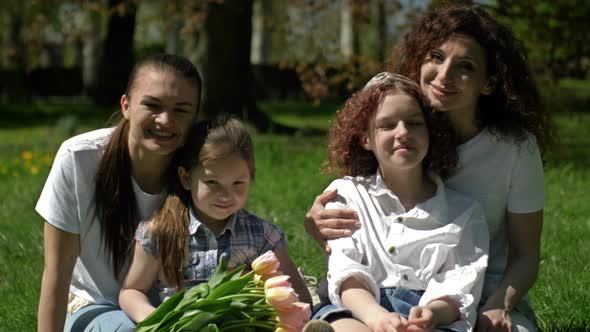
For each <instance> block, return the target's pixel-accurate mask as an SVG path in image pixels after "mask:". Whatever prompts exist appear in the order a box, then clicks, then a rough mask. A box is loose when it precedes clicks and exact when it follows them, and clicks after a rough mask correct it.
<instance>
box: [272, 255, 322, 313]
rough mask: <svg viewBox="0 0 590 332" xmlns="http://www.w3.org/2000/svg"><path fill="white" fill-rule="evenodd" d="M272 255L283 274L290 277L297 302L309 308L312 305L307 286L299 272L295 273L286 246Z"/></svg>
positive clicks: (295, 267) (295, 270) (294, 267)
mask: <svg viewBox="0 0 590 332" xmlns="http://www.w3.org/2000/svg"><path fill="white" fill-rule="evenodd" d="M274 253H275V256H277V259H278V260H279V263H280V264H281V265H280V267H279V269H280V270H281V271H282V272H283V274H286V275H288V276H289V277H290V280H291V284H292V285H293V289H294V290H295V292H296V293H297V294H298V295H299V301H301V302H305V303H309V305H310V306H311V305H313V303H312V300H311V295H310V294H309V290H308V289H307V286H305V282H304V281H303V279H302V278H301V275H300V274H299V271H297V266H296V265H295V263H294V262H293V260H292V259H291V257H290V256H289V253H288V252H287V245H284V246H282V247H280V248H278V249H275V250H274Z"/></svg>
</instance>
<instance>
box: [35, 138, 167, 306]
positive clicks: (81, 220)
mask: <svg viewBox="0 0 590 332" xmlns="http://www.w3.org/2000/svg"><path fill="white" fill-rule="evenodd" d="M112 132H113V128H107V129H98V130H94V131H91V132H88V133H85V134H81V135H78V136H75V137H72V138H70V139H68V140H66V141H65V142H63V143H62V145H61V147H60V148H59V150H58V152H57V154H56V156H55V160H54V162H53V166H52V167H51V171H50V173H49V176H48V177H47V181H46V182H45V186H44V187H43V191H42V192H41V196H40V197H39V201H38V202H37V206H36V207H35V210H36V211H37V212H38V213H39V214H40V215H41V217H43V219H45V220H46V221H47V222H48V223H50V224H51V225H53V226H55V227H57V228H59V229H61V230H64V231H66V232H69V233H74V234H79V235H80V256H79V257H78V259H77V261H76V265H75V267H74V271H73V274H72V280H71V283H70V291H71V292H72V293H74V294H75V295H77V296H79V297H81V298H84V299H86V300H89V301H91V302H93V303H97V304H102V303H112V304H117V303H118V296H119V291H120V289H121V286H122V281H123V279H122V278H123V277H124V275H125V274H124V273H125V272H126V270H127V268H126V267H125V268H123V269H122V270H123V271H121V274H120V276H119V278H115V277H114V276H113V269H112V266H111V264H110V258H109V255H108V254H107V253H106V251H105V248H104V246H103V244H102V240H101V234H100V221H99V220H98V218H97V217H96V216H95V211H96V206H95V201H94V189H95V178H96V172H97V168H98V163H99V161H100V158H101V157H102V154H103V152H104V148H105V147H106V145H107V144H108V141H109V138H110V137H111V134H112ZM131 182H132V185H133V189H134V193H135V198H136V200H137V205H138V207H139V209H138V212H139V217H140V219H139V220H144V219H147V218H148V217H149V216H150V215H151V214H152V213H153V212H154V211H155V210H156V209H157V208H159V207H160V206H161V205H162V203H163V201H164V198H165V193H164V192H162V193H160V194H157V195H150V194H147V193H144V192H143V191H142V190H141V189H140V188H139V186H138V185H137V183H135V180H133V178H132V181H131ZM139 220H138V221H139Z"/></svg>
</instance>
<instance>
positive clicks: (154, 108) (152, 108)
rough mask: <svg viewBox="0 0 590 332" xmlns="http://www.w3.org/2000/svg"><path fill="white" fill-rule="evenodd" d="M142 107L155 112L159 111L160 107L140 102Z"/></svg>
mask: <svg viewBox="0 0 590 332" xmlns="http://www.w3.org/2000/svg"><path fill="white" fill-rule="evenodd" d="M141 104H142V105H143V106H145V108H147V109H148V110H150V111H157V110H159V109H160V105H158V104H155V103H150V102H142V103H141Z"/></svg>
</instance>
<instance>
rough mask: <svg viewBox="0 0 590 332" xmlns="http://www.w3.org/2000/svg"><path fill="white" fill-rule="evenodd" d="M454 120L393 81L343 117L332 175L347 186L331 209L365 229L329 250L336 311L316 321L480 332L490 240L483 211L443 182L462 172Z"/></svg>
mask: <svg viewBox="0 0 590 332" xmlns="http://www.w3.org/2000/svg"><path fill="white" fill-rule="evenodd" d="M445 118H446V114H444V113H434V112H432V109H431V108H430V105H429V102H428V100H427V99H426V98H425V97H424V95H423V94H422V92H421V90H420V87H419V86H418V85H417V84H416V83H415V82H413V81H411V80H410V79H408V78H406V77H405V76H401V75H395V74H389V73H381V74H379V75H377V76H375V78H373V80H371V81H370V82H369V84H368V85H367V87H365V89H364V90H363V91H361V92H359V93H357V94H354V95H353V96H352V97H351V98H350V99H348V101H347V102H346V104H345V106H344V109H342V110H341V111H339V112H338V115H337V117H336V122H335V123H334V125H333V126H332V127H331V128H330V141H329V145H328V163H327V168H328V169H329V170H331V171H335V172H337V173H338V174H339V175H341V176H343V178H341V179H338V180H335V181H334V182H332V183H331V184H330V186H329V187H328V190H337V191H338V196H337V197H335V198H334V199H333V200H331V201H330V202H329V203H328V204H327V205H326V208H328V209H333V208H349V209H352V210H354V211H355V212H356V213H357V214H358V215H359V221H360V222H361V223H362V227H361V229H360V230H359V231H357V232H355V233H354V234H353V235H352V236H351V237H346V238H340V239H333V240H330V241H329V243H330V247H331V248H332V253H331V255H330V259H329V269H328V289H329V296H330V300H331V302H332V305H328V306H325V307H323V308H322V309H320V310H319V311H318V313H316V317H317V318H320V319H323V320H327V321H330V322H332V327H333V328H334V329H335V330H336V331H369V330H371V331H389V330H392V329H396V330H401V329H409V330H412V329H425V328H434V327H441V326H447V327H449V328H453V329H457V330H467V331H470V330H472V329H473V326H474V324H475V316H476V309H477V304H478V302H479V297H480V294H481V289H482V286H483V278H484V272H485V268H486V264H487V251H488V243H489V242H488V241H489V240H488V231H487V226H486V223H485V218H484V216H483V210H482V208H481V206H480V205H479V204H478V203H477V202H476V201H475V200H473V199H471V198H468V197H466V196H464V195H462V194H459V193H457V192H455V191H453V190H450V189H448V188H446V187H445V185H444V184H443V182H442V180H441V178H440V177H439V175H438V174H442V175H448V174H450V173H451V171H452V169H453V168H454V167H455V165H456V163H457V153H456V149H455V146H454V142H453V140H452V135H450V134H449V128H448V125H447V123H446V121H445V120H444V119H445ZM451 132H452V131H451ZM352 317H354V318H355V319H353V318H352Z"/></svg>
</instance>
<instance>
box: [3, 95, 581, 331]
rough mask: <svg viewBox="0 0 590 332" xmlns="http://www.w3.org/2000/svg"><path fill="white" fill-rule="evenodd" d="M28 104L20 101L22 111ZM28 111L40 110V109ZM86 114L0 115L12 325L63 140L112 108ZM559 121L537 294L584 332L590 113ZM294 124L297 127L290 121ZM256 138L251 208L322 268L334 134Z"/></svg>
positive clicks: (32, 282) (38, 249)
mask: <svg viewBox="0 0 590 332" xmlns="http://www.w3.org/2000/svg"><path fill="white" fill-rule="evenodd" d="M279 104H280V103H276V102H275V103H274V104H272V103H268V104H267V105H271V107H270V111H272V112H278V111H276V110H277V109H280V108H277V105H279ZM272 105H274V106H272ZM300 106H301V105H300ZM303 106H305V105H303ZM19 107H22V106H19ZM19 107H16V106H15V107H14V108H13V113H16V112H17V110H18V108H19ZM38 108H40V109H46V106H42V105H41V106H39V107H38ZM335 108H337V107H334V108H332V111H329V109H328V108H326V109H325V110H322V109H321V108H320V110H319V111H318V109H316V108H312V107H306V106H305V107H299V106H297V105H296V104H290V106H288V107H285V109H284V110H283V112H284V113H286V114H291V115H293V114H296V113H297V112H308V111H309V112H314V111H316V112H317V114H315V115H314V116H317V117H319V118H316V119H315V120H314V121H311V122H313V123H314V125H315V126H317V127H315V128H324V129H325V128H326V126H327V125H326V122H327V120H328V119H330V118H331V115H330V113H329V112H333V109H335ZM293 109H297V111H292V110H293ZM21 110H23V108H21ZM24 112H26V113H29V114H28V115H29V116H31V115H34V114H36V113H35V112H37V109H33V110H31V109H30V108H29V109H27V110H26V111H24ZM81 112H82V110H80V111H77V110H71V109H70V110H67V111H59V110H58V108H56V109H53V110H51V112H49V113H51V114H50V115H47V117H46V118H45V119H44V120H43V121H41V120H39V119H37V120H34V121H33V120H30V122H29V123H27V124H26V125H14V126H13V125H11V124H10V123H9V122H7V121H5V122H3V123H0V127H1V128H2V129H1V130H0V197H1V198H0V299H1V300H0V322H1V323H0V326H1V328H0V330H2V331H33V330H34V329H35V326H36V309H37V302H38V295H39V285H40V277H41V272H42V268H43V258H42V256H43V236H42V227H43V222H42V220H41V219H40V217H38V216H37V215H36V213H35V212H34V206H35V203H36V200H37V198H38V196H39V193H40V191H41V188H42V186H43V183H44V181H45V178H46V176H47V173H48V170H49V167H50V163H51V159H52V157H53V154H54V153H55V151H56V149H57V147H58V145H59V143H60V142H61V141H62V140H63V139H65V138H67V137H69V136H70V135H71V134H73V133H77V132H81V131H86V130H88V129H90V128H95V127H100V126H101V125H102V124H103V123H104V122H105V121H106V119H107V118H108V115H109V114H108V112H103V113H102V114H101V113H96V114H94V115H92V116H90V117H86V116H80V114H84V113H81ZM273 114H274V113H273ZM332 114H333V113H332ZM304 115H305V113H304ZM300 116H301V114H298V115H297V116H294V118H297V117H300ZM306 116H307V115H306ZM21 117H22V118H25V116H24V115H22V116H21ZM72 117H75V118H76V119H78V120H72ZM300 121H301V122H300V123H305V122H306V121H307V120H300ZM320 122H321V123H320ZM556 123H557V125H558V127H559V129H560V136H561V138H562V140H561V145H558V146H557V147H556V149H555V150H554V151H552V152H551V153H550V154H549V156H548V162H547V164H546V173H545V174H546V177H545V179H546V187H545V188H546V210H545V211H546V213H545V226H544V230H543V238H542V262H541V274H540V276H539V280H538V281H537V283H536V284H535V286H534V288H533V289H532V291H531V299H532V302H533V305H534V307H535V309H536V312H537V314H538V316H539V321H540V325H541V326H542V327H544V328H545V330H560V331H561V330H568V329H569V330H572V331H573V330H580V329H581V330H584V329H589V328H590V319H589V318H588V314H587V313H588V312H590V292H588V291H587V284H588V280H590V265H589V263H588V262H589V261H588V257H590V246H588V245H587V244H586V243H587V239H588V238H589V237H590V207H588V206H589V205H588V189H587V188H589V187H590V172H589V171H588V170H589V169H590V114H581V113H576V114H572V115H569V116H568V115H560V116H558V117H557V118H556ZM284 124H289V125H295V124H294V123H293V122H289V121H286V120H285V123H284ZM254 141H255V145H256V164H257V178H256V181H255V183H254V186H253V188H252V191H251V195H250V198H249V201H248V204H247V208H248V209H249V210H251V211H252V212H254V213H256V214H258V215H260V216H261V217H264V218H266V219H269V220H272V221H273V222H275V223H276V224H278V225H279V226H280V227H281V228H282V229H283V230H284V231H285V233H286V235H287V240H288V243H289V249H290V250H289V251H290V253H291V255H292V257H293V259H294V260H295V262H296V263H297V264H298V265H301V266H303V267H304V269H305V270H306V272H308V273H311V274H314V275H316V276H318V275H320V274H321V273H323V271H324V267H323V255H322V253H321V251H320V250H319V247H318V246H317V245H316V244H315V242H314V241H313V240H311V239H310V238H309V237H308V236H307V235H306V234H305V232H304V230H303V218H304V215H305V213H306V212H307V210H308V208H309V206H310V205H311V203H312V201H313V199H314V197H315V196H316V195H317V194H318V193H320V192H321V191H322V190H323V189H324V188H325V187H326V185H327V184H328V183H329V182H330V180H331V179H330V177H329V176H325V175H321V174H319V169H320V167H321V163H322V162H323V161H324V157H325V139H324V138H323V137H286V136H274V135H255V137H254Z"/></svg>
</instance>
